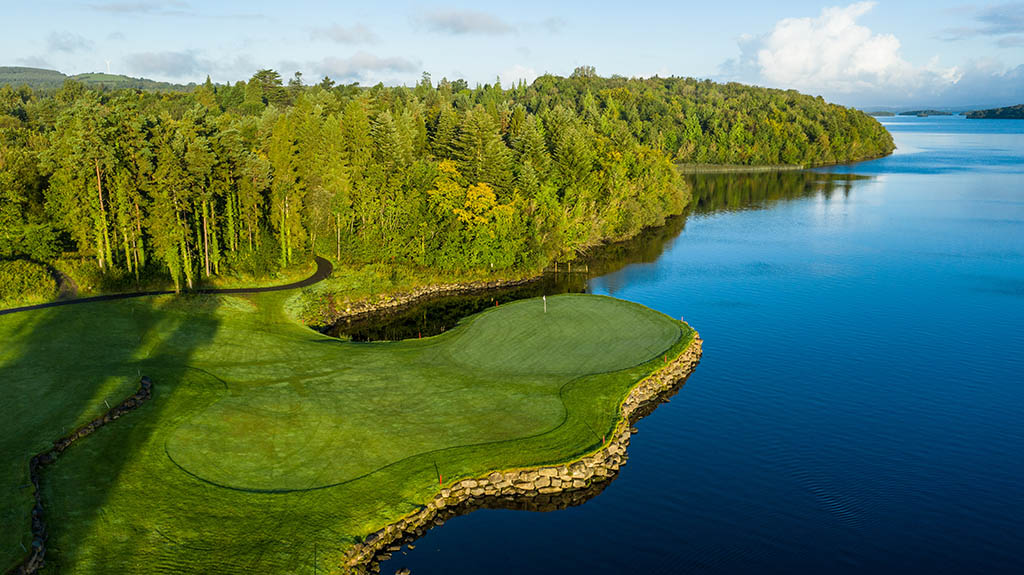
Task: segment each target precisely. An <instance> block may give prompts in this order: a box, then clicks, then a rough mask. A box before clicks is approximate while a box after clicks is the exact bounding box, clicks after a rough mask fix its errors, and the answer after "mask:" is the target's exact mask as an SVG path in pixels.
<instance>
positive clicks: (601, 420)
mask: <svg viewBox="0 0 1024 575" xmlns="http://www.w3.org/2000/svg"><path fill="white" fill-rule="evenodd" d="M296 293H298V292H297V291H294V290H293V291H269V292H266V293H250V294H194V295H159V296H151V297H141V298H135V299H120V300H114V301H97V302H89V303H83V304H81V305H65V306H59V307H48V308H42V309H35V310H28V311H24V312H20V313H13V314H9V315H4V316H2V317H0V341H2V342H3V346H2V347H0V386H2V393H3V395H4V401H3V403H2V404H0V486H2V491H0V493H2V495H0V519H2V524H3V526H4V527H5V528H4V529H3V530H2V531H0V567H3V568H4V569H6V568H8V567H11V566H14V565H16V564H17V563H18V562H19V561H20V560H21V559H22V557H24V556H25V555H26V553H27V549H28V548H29V547H30V546H31V542H32V532H31V515H30V512H31V509H32V506H33V504H34V494H33V488H32V485H31V482H30V478H29V465H28V463H29V460H30V459H31V458H32V457H33V455H35V454H37V453H40V452H44V451H46V450H47V449H49V448H50V447H51V446H52V444H53V441H54V440H56V439H58V438H60V437H63V436H66V435H67V434H69V433H70V432H72V431H73V430H75V429H76V428H77V427H79V426H82V425H84V424H86V423H88V422H89V421H91V420H92V419H94V418H96V417H98V416H100V415H102V414H103V413H105V412H106V411H107V410H108V409H110V407H111V406H114V405H115V404H117V403H118V402H120V401H121V400H122V399H124V398H126V397H128V396H130V395H131V394H133V393H134V392H135V391H136V389H138V385H139V380H140V377H142V376H146V377H148V378H150V379H151V380H152V382H153V395H152V399H150V400H149V401H146V402H145V403H144V404H142V405H141V406H140V407H139V408H138V409H136V410H134V411H132V412H131V413H129V414H126V415H124V416H122V417H120V418H119V419H118V420H117V421H114V422H111V423H109V424H107V425H105V426H103V427H102V428H99V429H98V430H96V431H95V432H94V433H92V434H91V435H89V436H88V437H86V438H83V439H81V440H80V441H78V442H77V443H75V444H74V445H73V446H72V447H70V448H69V449H68V450H67V451H65V452H64V453H63V454H62V455H61V456H60V458H59V460H57V461H56V462H55V463H54V464H52V465H50V466H48V467H46V469H45V471H44V472H43V473H44V480H43V482H42V500H43V504H44V507H45V514H46V522H47V531H48V540H47V544H46V547H47V552H46V567H45V569H44V570H43V572H53V573H57V572H60V573H113V572H117V573H157V572H175V573H313V572H314V570H315V569H316V570H317V572H321V573H324V572H338V571H340V570H341V569H342V568H341V567H340V566H339V565H340V563H339V561H340V558H341V557H342V556H343V554H344V552H345V550H346V549H347V548H349V547H351V546H352V545H354V544H356V543H359V542H361V541H363V540H364V538H366V537H367V535H369V534H371V533H373V532H374V531H376V530H378V529H380V528H381V527H383V526H385V525H388V524H390V523H393V522H395V521H396V520H398V519H400V518H402V517H403V516H405V515H408V514H409V513H412V512H414V511H416V510H418V509H420V508H422V507H423V505H424V504H425V503H426V502H428V501H429V500H430V499H431V498H432V497H434V496H435V495H436V494H437V493H438V491H439V490H440V489H441V488H442V487H443V486H447V485H451V484H453V483H454V482H458V481H460V480H462V479H465V478H473V477H480V476H482V475H486V474H487V473H489V472H492V471H495V470H506V469H517V468H524V467H533V466H540V465H548V464H557V463H564V462H570V461H573V460H575V459H578V458H580V457H582V456H584V455H586V454H588V453H591V452H593V451H595V450H597V449H599V448H600V447H601V446H602V444H603V442H604V441H605V439H604V436H605V435H606V434H608V433H609V432H610V431H611V430H613V429H614V428H615V426H616V424H617V423H618V421H619V418H620V416H621V414H620V404H621V402H622V401H623V399H624V398H625V397H626V395H627V394H628V393H629V391H630V390H631V389H632V387H633V386H634V385H636V384H637V382H638V381H640V380H642V379H643V378H644V377H646V376H647V375H649V374H651V373H652V372H654V371H656V370H657V369H658V368H659V367H660V366H662V365H664V363H665V362H666V361H668V360H670V359H672V358H674V357H676V356H678V355H679V354H680V353H682V352H683V351H685V350H686V348H687V347H688V346H689V345H690V343H691V342H692V340H693V338H694V332H693V331H692V330H691V329H690V328H689V326H687V325H686V324H684V323H682V322H679V321H676V320H674V319H672V318H669V317H667V316H665V315H663V314H661V313H658V312H656V311H653V310H650V309H648V308H645V307H643V306H640V305H638V304H634V303H630V302H626V301H621V300H617V299H613V298H609V297H603V296H593V295H569V294H567V295H560V296H552V297H548V298H546V301H545V300H543V299H528V300H522V301H517V302H511V303H507V304H502V305H498V306H496V307H494V308H492V309H489V310H488V311H485V312H483V313H480V314H477V315H474V316H471V317H469V318H466V319H465V320H463V321H462V322H461V323H460V324H459V325H458V327H456V328H455V329H452V330H450V331H447V332H445V333H442V334H440V335H438V336H434V337H429V338H423V339H411V340H404V341H398V342H374V343H355V342H350V341H343V340H340V339H335V338H330V337H327V336H324V335H322V334H320V333H318V332H316V331H314V330H312V329H309V328H308V327H306V326H304V325H302V324H301V323H299V322H298V321H296V320H295V319H293V318H292V317H291V316H289V315H288V314H287V313H286V312H285V311H284V310H285V309H286V307H287V306H286V305H285V304H286V301H287V300H288V298H290V297H293V296H294V295H295V294H296Z"/></svg>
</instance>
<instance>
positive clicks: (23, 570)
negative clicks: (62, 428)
mask: <svg viewBox="0 0 1024 575" xmlns="http://www.w3.org/2000/svg"><path fill="white" fill-rule="evenodd" d="M152 396H153V382H152V381H150V379H149V378H148V377H145V376H143V377H142V379H141V380H140V382H139V389H138V391H136V392H135V393H134V394H132V395H131V396H129V397H128V398H126V399H125V400H124V401H122V402H121V403H119V404H117V405H115V406H114V407H112V408H110V410H108V411H107V412H106V413H104V414H103V415H101V416H99V417H97V418H96V419H94V420H92V421H90V422H89V423H87V424H85V425H83V426H81V427H79V428H78V429H76V430H75V431H73V432H71V434H69V435H65V436H64V437H62V438H60V439H58V440H57V441H54V442H53V447H52V448H50V449H49V450H47V451H44V452H42V453H39V454H36V455H34V456H33V457H32V459H31V460H30V461H29V464H28V472H29V478H30V480H31V482H32V487H33V489H34V490H35V493H34V495H35V505H33V506H32V548H31V550H30V551H29V554H28V556H27V557H25V559H24V560H22V562H21V563H19V564H18V565H16V566H14V567H12V568H11V569H10V570H8V571H7V573H8V575H29V574H31V573H36V572H37V571H39V570H40V569H42V568H43V566H44V565H45V563H46V561H45V559H46V539H47V533H46V521H45V520H44V516H43V512H44V509H43V492H42V488H41V486H40V483H41V482H42V470H43V468H44V467H46V466H47V465H50V464H52V463H54V462H55V461H57V458H58V457H60V454H61V453H64V450H65V449H67V448H69V447H71V445H73V444H74V443H75V442H76V441H78V440H80V439H82V438H83V437H86V436H88V435H91V434H92V432H94V431H96V430H97V429H99V428H101V427H103V426H104V425H106V424H108V423H110V422H112V421H114V420H116V419H118V418H119V417H121V416H122V415H125V414H126V413H128V412H129V411H132V410H134V409H136V408H137V407H139V406H140V405H142V404H143V403H145V402H146V401H147V400H149V399H150V398H151V397H152Z"/></svg>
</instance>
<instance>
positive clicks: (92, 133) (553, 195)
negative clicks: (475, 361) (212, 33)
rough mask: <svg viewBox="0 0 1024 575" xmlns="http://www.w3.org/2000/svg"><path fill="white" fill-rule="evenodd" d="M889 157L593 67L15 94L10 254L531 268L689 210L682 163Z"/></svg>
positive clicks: (762, 96)
mask: <svg viewBox="0 0 1024 575" xmlns="http://www.w3.org/2000/svg"><path fill="white" fill-rule="evenodd" d="M892 149H893V142H892V138H891V136H890V135H889V133H888V132H887V131H886V130H885V129H884V128H883V127H882V126H881V125H880V124H879V123H878V122H877V121H876V120H874V119H873V118H871V117H869V116H868V115H866V114H864V113H862V112H860V111H857V110H854V109H851V108H845V107H842V106H838V105H834V104H829V103H827V102H825V101H824V100H822V99H821V98H820V97H817V98H816V97H811V96H806V95H802V94H799V93H797V92H795V91H792V90H790V91H783V90H772V89H765V88H758V87H751V86H745V85H740V84H733V83H730V84H718V83H714V82H711V81H707V80H695V79H692V78H657V77H655V78H649V79H627V78H623V77H612V78H602V77H599V76H597V75H596V73H595V72H594V70H593V68H590V67H581V68H578V69H577V70H576V71H575V72H574V73H573V74H572V75H571V76H569V77H558V76H551V75H546V76H542V77H540V78H538V79H537V80H536V81H534V82H533V83H532V84H529V85H527V84H525V83H520V84H518V85H516V86H514V87H511V88H505V87H503V86H502V85H500V83H497V82H496V83H495V84H491V85H484V86H477V87H476V88H470V87H469V86H468V85H467V83H466V82H465V81H463V80H456V81H448V80H446V79H443V80H441V81H440V82H436V83H435V82H433V81H432V80H431V78H430V76H429V75H428V74H424V75H423V78H422V80H421V81H420V82H419V83H418V84H417V85H416V86H414V87H385V86H383V85H378V86H374V87H371V88H363V87H360V86H358V85H354V84H353V85H335V84H334V82H332V81H331V80H330V79H325V80H324V81H322V82H321V83H319V84H317V85H314V86H307V85H304V83H303V81H302V77H301V75H300V74H296V76H295V77H294V78H292V79H290V80H289V81H288V82H285V81H284V80H283V79H282V78H281V77H280V75H279V74H278V73H276V72H274V71H272V70H262V71H260V72H258V73H256V74H255V75H254V76H253V77H252V78H251V79H250V80H248V81H245V82H238V83H236V84H234V85H220V84H214V83H212V82H211V81H209V80H207V82H206V83H205V84H203V85H200V86H197V87H196V88H195V90H194V91H192V92H191V93H177V92H169V91H156V92H154V91H149V92H142V91H138V90H117V91H95V90H91V89H88V88H87V87H85V86H84V85H83V84H81V83H78V82H76V81H74V80H68V81H66V82H65V84H64V85H63V87H62V88H60V89H59V90H56V91H40V92H34V91H33V90H32V89H31V88H28V87H25V86H22V87H19V88H11V87H9V86H5V87H3V88H2V89H0V259H2V260H19V259H20V260H24V259H31V260H34V261H36V262H43V263H47V264H51V263H54V262H57V261H62V262H64V264H65V265H64V267H63V268H62V269H65V270H70V273H72V275H74V274H83V275H84V274H92V275H98V276H101V277H102V278H104V283H105V285H110V286H117V285H122V286H124V287H128V286H131V285H139V282H140V281H146V280H148V281H149V282H150V283H152V282H154V281H161V282H164V283H165V284H167V285H173V287H174V289H189V288H194V287H196V286H197V285H198V284H201V283H202V282H204V281H205V280H207V279H209V278H211V277H215V276H218V275H223V274H229V273H236V272H244V273H247V274H249V275H252V276H260V275H266V274H268V273H271V272H273V271H274V270H276V269H278V268H280V267H283V266H288V265H290V264H292V263H293V262H300V261H301V262H305V261H308V254H310V253H321V254H324V255H328V256H332V257H333V258H334V259H336V261H340V262H346V263H353V264H359V263H370V262H385V261H387V262H399V263H403V264H407V265H411V266H418V267H422V268H426V269H434V270H446V271H461V270H478V271H479V270H506V271H515V270H536V269H539V268H541V267H543V266H544V265H545V264H547V263H548V262H550V261H552V260H555V259H557V258H560V257H565V256H566V255H567V254H573V253H575V252H577V251H579V250H582V249H586V248H587V247H588V246H593V245H596V244H599V243H602V242H606V241H611V240H618V239H625V238H629V237H631V236H634V235H635V234H637V233H638V232H639V231H640V230H642V229H644V228H646V227H650V226H656V225H659V224H661V223H662V222H663V221H664V219H665V218H666V217H667V216H670V215H673V214H678V213H680V212H682V211H683V210H684V209H685V207H686V206H687V204H688V202H689V201H690V197H689V192H688V190H687V189H686V186H685V184H684V182H683V180H682V179H681V177H680V175H679V173H678V171H677V169H676V164H680V163H694V164H734V165H769V164H802V165H819V164H830V163H839V162H849V161H855V160H861V159H866V158H871V157H877V156H881V155H885V154H887V153H889V152H891V151H892ZM22 265H23V264H22ZM12 273H13V274H14V275H17V276H18V277H21V278H24V277H28V276H29V275H30V274H28V273H27V272H26V270H22V269H20V268H19V271H16V272H12ZM8 275H9V274H8ZM160 278H162V279H160ZM19 289H28V290H31V289H32V286H23V288H19Z"/></svg>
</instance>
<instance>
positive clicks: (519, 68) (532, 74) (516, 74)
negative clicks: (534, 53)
mask: <svg viewBox="0 0 1024 575" xmlns="http://www.w3.org/2000/svg"><path fill="white" fill-rule="evenodd" d="M539 75H540V74H538V73H537V71H536V70H534V69H533V68H527V67H526V66H523V65H522V64H516V65H515V66H512V67H511V68H507V69H506V70H505V71H504V72H502V73H501V74H499V76H498V77H499V78H500V79H501V85H502V86H504V87H506V88H509V87H512V86H515V85H516V84H517V83H518V82H519V81H520V80H525V81H526V83H527V84H530V83H532V82H533V81H534V80H536V79H537V76H539Z"/></svg>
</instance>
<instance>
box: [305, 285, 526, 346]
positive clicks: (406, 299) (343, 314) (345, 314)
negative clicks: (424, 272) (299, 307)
mask: <svg viewBox="0 0 1024 575" xmlns="http://www.w3.org/2000/svg"><path fill="white" fill-rule="evenodd" d="M543 276H544V274H543V273H540V274H537V275H533V276H529V277H525V278H517V279H503V280H491V281H476V282H466V283H451V284H430V285H425V286H422V287H418V288H415V289H413V290H411V291H407V292H401V293H393V294H385V295H381V296H379V298H378V299H375V300H371V299H360V300H356V301H353V302H346V304H345V307H344V309H341V308H334V309H321V310H320V314H319V315H320V317H321V318H322V319H323V321H322V323H323V324H324V325H320V326H311V327H314V329H316V330H317V331H320V332H326V331H328V330H330V329H331V328H332V327H334V326H335V325H337V324H338V323H340V322H342V321H354V320H360V319H364V318H366V317H369V316H371V315H376V314H378V313H393V312H395V311H397V310H399V309H401V308H404V307H408V306H412V305H415V304H417V303H420V302H421V301H422V300H426V299H430V298H434V297H440V296H451V295H461V294H466V293H473V292H479V291H486V290H491V289H497V288H508V287H515V286H521V285H526V284H529V283H533V282H535V281H538V280H540V279H541V278H542V277H543Z"/></svg>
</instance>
